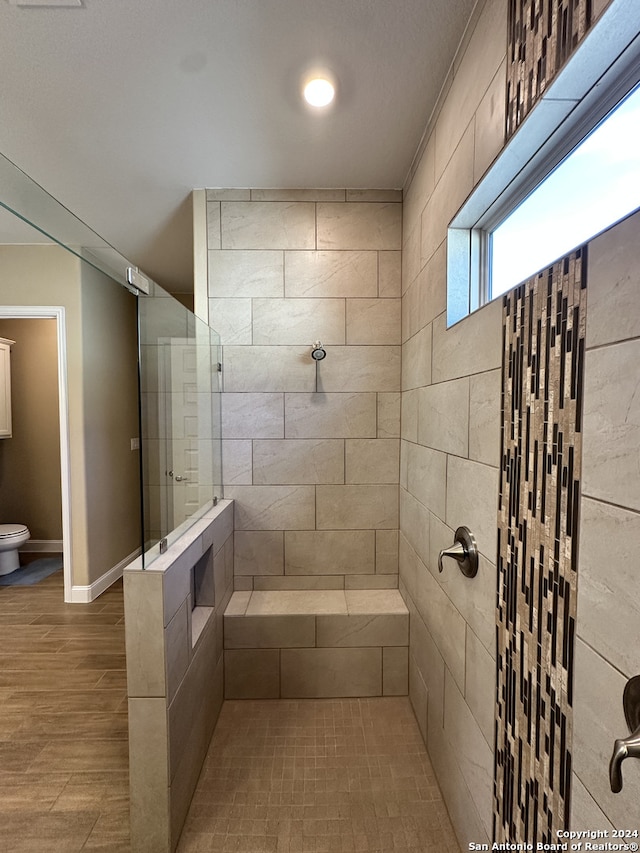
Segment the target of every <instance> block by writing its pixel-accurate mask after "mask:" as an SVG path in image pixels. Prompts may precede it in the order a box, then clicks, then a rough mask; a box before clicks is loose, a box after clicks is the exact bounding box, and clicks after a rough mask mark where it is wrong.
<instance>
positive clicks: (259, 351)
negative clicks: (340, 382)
mask: <svg viewBox="0 0 640 853" xmlns="http://www.w3.org/2000/svg"><path fill="white" fill-rule="evenodd" d="M223 382H224V390H225V393H227V392H244V391H252V392H259V391H313V389H314V388H315V383H316V374H315V365H314V363H313V359H312V358H311V356H310V348H309V347H301V346H268V347H267V346H262V347H256V346H251V347H235V346H231V347H225V348H224V373H223ZM385 390H386V389H385Z"/></svg>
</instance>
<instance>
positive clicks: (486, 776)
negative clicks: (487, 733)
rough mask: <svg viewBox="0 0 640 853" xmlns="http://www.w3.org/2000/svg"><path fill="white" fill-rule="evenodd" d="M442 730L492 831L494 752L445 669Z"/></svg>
mask: <svg viewBox="0 0 640 853" xmlns="http://www.w3.org/2000/svg"><path fill="white" fill-rule="evenodd" d="M444 731H445V736H446V737H447V739H448V740H449V743H450V744H452V745H453V746H454V747H455V753H456V755H457V758H458V763H459V766H460V770H461V771H462V775H463V776H464V778H465V781H466V783H467V787H468V789H469V791H470V792H471V797H472V799H473V801H474V803H475V805H476V808H477V810H478V815H479V816H480V820H481V821H482V823H483V825H484V829H485V832H487V834H489V833H490V832H491V823H492V816H491V798H492V794H493V755H492V751H491V749H490V747H489V746H488V744H487V742H486V741H485V739H484V738H483V736H482V732H481V731H480V729H479V727H478V725H477V722H476V720H475V719H474V717H473V715H472V713H471V711H470V710H469V707H468V706H467V704H466V703H465V701H464V699H463V697H462V693H461V692H460V690H459V689H458V688H457V686H456V685H455V684H454V682H453V680H452V679H451V678H449V677H448V674H447V672H446V670H445V698H444Z"/></svg>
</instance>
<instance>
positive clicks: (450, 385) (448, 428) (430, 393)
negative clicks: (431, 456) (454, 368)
mask: <svg viewBox="0 0 640 853" xmlns="http://www.w3.org/2000/svg"><path fill="white" fill-rule="evenodd" d="M418 441H419V443H420V444H424V445H425V446H426V447H432V448H434V449H436V450H443V451H444V452H445V453H453V454H455V455H456V456H467V455H468V449H469V379H468V378H466V377H465V378H464V379H455V380H453V381H451V382H442V383H440V384H439V385H430V386H428V387H427V388H421V389H420V392H419V398H418Z"/></svg>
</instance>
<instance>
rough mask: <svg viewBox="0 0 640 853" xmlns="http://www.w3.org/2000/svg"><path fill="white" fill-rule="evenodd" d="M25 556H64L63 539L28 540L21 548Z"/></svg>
mask: <svg viewBox="0 0 640 853" xmlns="http://www.w3.org/2000/svg"><path fill="white" fill-rule="evenodd" d="M20 551H23V552H24V553H25V554H27V553H31V554H46V553H50V554H62V539H28V540H27V541H26V542H25V543H24V545H21V546H20Z"/></svg>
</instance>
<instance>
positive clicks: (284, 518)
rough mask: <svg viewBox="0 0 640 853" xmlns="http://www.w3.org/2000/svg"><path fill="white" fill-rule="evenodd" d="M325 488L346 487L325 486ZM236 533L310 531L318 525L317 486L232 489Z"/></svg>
mask: <svg viewBox="0 0 640 853" xmlns="http://www.w3.org/2000/svg"><path fill="white" fill-rule="evenodd" d="M321 488H325V489H329V488H345V487H344V486H323V487H321ZM225 492H226V493H225V497H226V498H228V499H229V500H233V501H235V529H236V530H309V529H313V527H314V526H315V494H314V487H313V486H231V487H230V488H227V489H226V490H225Z"/></svg>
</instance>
